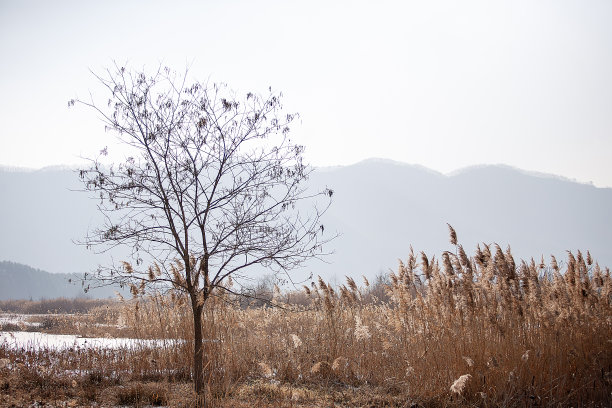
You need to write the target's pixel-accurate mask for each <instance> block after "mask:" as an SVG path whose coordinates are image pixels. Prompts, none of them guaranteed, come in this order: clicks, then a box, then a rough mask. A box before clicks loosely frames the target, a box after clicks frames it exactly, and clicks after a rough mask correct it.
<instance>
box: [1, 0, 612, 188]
mask: <svg viewBox="0 0 612 408" xmlns="http://www.w3.org/2000/svg"><path fill="white" fill-rule="evenodd" d="M112 60H116V61H118V62H119V63H122V62H125V61H129V63H130V66H132V67H135V68H141V67H145V68H150V69H154V68H156V67H157V66H158V65H159V63H160V62H161V63H164V64H167V65H169V66H170V67H172V68H175V69H177V70H179V71H180V70H183V69H184V68H185V66H186V65H187V64H189V65H190V73H191V76H192V77H193V78H195V79H199V80H202V81H206V80H210V81H221V82H226V83H228V84H229V86H230V87H231V88H234V89H235V90H237V91H239V92H244V93H246V92H247V91H251V90H255V91H258V90H264V89H266V88H267V87H268V86H272V88H273V89H276V90H279V91H282V92H283V94H284V96H285V99H284V101H285V107H286V108H287V109H288V110H290V111H297V112H299V113H300V114H301V123H300V124H299V125H298V126H296V127H294V129H293V135H294V139H296V140H297V141H299V142H300V143H302V144H304V145H305V146H306V149H307V150H306V156H307V159H308V160H309V161H310V162H311V163H312V164H314V165H316V166H328V165H343V164H351V163H355V162H357V161H360V160H363V159H365V158H369V157H381V158H389V159H393V160H397V161H401V162H406V163H413V164H421V165H423V166H426V167H429V168H431V169H434V170H437V171H440V172H443V173H447V172H451V171H454V170H457V169H460V168H462V167H465V166H470V165H477V164H496V163H502V164H508V165H511V166H515V167H520V168H522V169H525V170H532V171H539V172H545V173H553V174H558V175H562V176H565V177H568V178H571V179H576V180H578V181H581V182H593V183H594V184H595V185H597V186H600V187H612V1H609V0H604V1H590V0H588V1H584V0H578V1H564V0H552V1H539V0H528V1H517V0H511V1H492V0H486V1H429V0H428V1H418V2H417V1H370V2H360V1H355V0H353V1H330V0H328V1H319V0H308V1H290V0H279V1H256V0H248V1H231V0H229V1H194V2H180V1H173V2H168V1H150V0H149V1H96V2H94V1H84V0H78V1H48V0H44V1H27V0H15V1H8V0H0V95H1V97H0V115H1V116H0V118H1V119H2V126H1V127H0V164H2V165H9V166H20V167H34V168H38V167H42V166H47V165H57V164H75V163H78V162H79V157H80V156H91V155H93V154H95V152H97V151H99V150H100V149H101V148H103V147H104V146H107V145H108V146H109V150H111V151H112V145H113V143H114V142H115V139H114V138H113V137H112V136H109V135H108V134H104V132H103V127H102V124H101V122H100V121H99V120H98V119H97V118H96V116H95V114H94V113H93V112H92V111H88V110H86V109H84V108H77V109H68V108H67V101H68V100H69V99H71V98H73V97H75V96H80V97H85V96H86V95H87V94H88V92H89V91H91V92H92V93H93V94H94V96H96V97H97V98H98V100H100V101H104V100H105V99H106V97H107V95H105V94H103V93H100V92H98V91H99V90H98V88H97V86H96V82H95V80H94V78H93V77H92V76H91V74H90V73H89V69H92V70H94V71H98V72H99V71H101V70H102V69H103V68H104V67H108V66H110V65H111V64H112Z"/></svg>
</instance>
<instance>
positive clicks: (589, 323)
mask: <svg viewBox="0 0 612 408" xmlns="http://www.w3.org/2000/svg"><path fill="white" fill-rule="evenodd" d="M451 242H452V243H453V244H454V251H453V252H445V253H443V254H441V256H439V257H438V258H433V257H431V258H430V257H428V256H426V255H425V254H423V253H421V254H415V253H413V252H412V251H411V253H410V256H409V258H408V259H407V260H405V262H400V264H399V268H398V270H397V272H395V273H390V274H389V275H388V276H380V277H379V278H378V279H377V281H376V282H371V283H370V282H368V281H367V280H365V279H364V281H363V283H361V279H360V283H357V282H356V281H355V280H353V279H352V278H347V279H346V283H345V284H342V285H339V286H338V285H337V286H332V285H330V284H328V283H326V282H324V281H323V280H322V279H319V280H318V282H316V283H313V284H312V285H311V286H305V287H304V288H303V289H302V290H301V291H292V292H281V291H279V290H278V288H275V290H273V293H271V295H270V300H269V301H268V302H262V301H258V300H246V299H244V298H242V299H238V298H234V297H232V296H229V295H223V296H219V297H216V298H213V299H211V301H210V302H208V303H207V304H206V311H205V316H204V317H203V320H204V321H203V324H204V328H205V331H204V332H205V338H206V339H207V340H206V342H205V358H204V360H205V364H204V372H205V381H206V384H207V385H206V397H207V398H206V401H207V405H208V406H220V407H344V406H350V407H353V406H354V407H459V406H461V407H463V406H470V407H472V406H474V407H525V406H527V407H529V406H532V407H541V406H542V407H569V406H573V407H580V406H586V407H591V406H606V407H607V406H610V404H611V401H612V302H611V296H612V280H611V277H610V271H609V270H608V269H602V268H600V267H599V266H598V265H597V264H596V263H594V262H593V261H592V260H591V256H590V254H589V253H588V252H587V253H586V254H583V253H581V252H577V253H573V254H572V253H568V257H567V260H565V261H564V262H558V261H557V260H556V259H554V258H552V259H551V260H550V261H549V262H547V263H544V261H538V262H537V261H534V260H531V261H529V262H522V261H521V262H517V261H516V260H515V259H514V258H513V256H512V254H511V252H510V250H509V249H508V250H505V251H504V250H502V249H501V248H499V247H498V246H486V245H483V246H481V247H479V248H478V249H477V250H476V252H475V253H474V254H473V255H472V256H471V257H469V256H468V255H467V254H466V253H465V251H464V249H463V248H462V247H461V245H457V243H456V238H455V236H454V231H452V230H451ZM349 273H350V271H347V274H349ZM228 285H231V283H230V282H228ZM66 302H70V301H67V300H65V301H64V303H66ZM74 302H75V301H73V303H74ZM26 303H28V302H4V303H2V304H0V308H3V309H4V310H5V311H6V310H7V309H11V308H12V309H13V310H18V309H19V308H21V309H20V310H23V309H24V308H27V307H30V308H33V307H34V306H38V307H44V306H45V305H44V304H42V305H41V303H40V302H38V303H36V302H29V303H28V304H26ZM43 303H44V302H43ZM60 303H61V302H60ZM76 303H78V302H76ZM80 303H81V306H83V305H84V306H85V309H86V310H87V311H86V312H81V313H76V314H74V313H73V314H60V315H50V316H48V317H42V323H43V324H42V326H40V327H41V330H43V331H46V332H49V333H72V334H80V335H82V336H91V337H106V338H115V337H129V338H141V339H162V340H163V341H161V342H159V343H158V346H157V347H145V346H136V345H135V346H130V347H128V346H126V347H122V348H119V349H112V350H109V349H95V348H87V349H85V348H83V349H81V348H79V347H77V348H69V349H64V350H49V349H45V348H44V347H37V346H36V345H32V346H31V347H23V348H20V349H15V348H14V347H13V348H11V347H10V346H9V345H8V344H7V343H4V344H3V345H1V346H0V404H1V405H2V406H27V405H30V404H34V403H37V404H38V405H36V406H71V407H76V406H172V407H175V406H176V407H189V406H194V403H193V401H194V400H195V399H194V396H193V394H192V385H191V382H190V373H191V364H192V352H193V351H192V347H193V345H192V342H190V339H192V334H191V333H192V331H193V329H192V327H193V322H192V321H191V320H190V319H191V314H190V307H189V305H188V304H187V303H186V299H184V298H183V297H182V296H181V295H179V294H176V293H167V294H165V295H161V294H142V293H140V294H139V295H138V296H137V297H135V298H134V299H129V300H123V299H120V300H118V301H108V302H102V303H101V302H99V301H80ZM88 303H90V304H91V305H90V306H91V307H87V304H88ZM33 304H34V306H33ZM56 308H57V304H56ZM38 318H39V319H41V317H40V316H39V317H38ZM3 330H6V328H5V329H3ZM183 340H184V341H183Z"/></svg>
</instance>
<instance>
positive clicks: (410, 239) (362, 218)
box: [312, 159, 612, 277]
mask: <svg viewBox="0 0 612 408" xmlns="http://www.w3.org/2000/svg"><path fill="white" fill-rule="evenodd" d="M312 180H313V182H314V183H316V184H318V185H324V184H327V185H329V186H330V187H331V188H333V189H334V191H335V194H334V203H333V205H332V207H331V208H330V210H329V213H328V215H329V218H328V219H329V221H328V224H330V226H331V227H334V228H337V229H338V230H339V231H340V232H341V233H342V234H343V235H342V236H341V237H339V238H338V240H337V242H335V243H334V244H335V246H336V247H337V253H336V254H335V255H333V256H332V257H331V258H330V259H329V261H331V262H332V263H333V264H332V265H330V266H329V267H328V268H327V270H328V271H329V272H332V271H335V272H337V273H338V275H339V276H340V277H342V276H343V275H345V274H346V275H348V274H355V273H365V274H366V275H369V274H371V273H373V272H376V271H381V270H387V269H388V268H392V269H395V268H396V267H397V259H398V258H401V259H405V258H406V257H407V255H408V253H409V247H410V245H412V246H413V247H414V249H415V251H425V252H426V253H428V254H430V255H433V254H436V255H438V256H439V255H440V253H441V252H442V251H444V250H453V251H454V248H452V246H451V245H450V243H449V240H448V227H447V225H446V223H447V222H448V223H450V224H451V225H452V226H453V227H454V228H455V229H456V231H457V234H458V238H459V243H461V244H462V245H463V246H464V248H465V249H466V251H467V252H468V254H469V253H471V252H473V250H474V249H475V248H476V245H477V244H478V243H481V242H485V243H498V244H500V245H501V246H502V248H504V249H505V247H506V246H507V245H511V247H512V251H513V254H514V255H515V257H516V258H517V259H520V258H526V259H529V258H531V257H532V256H533V257H534V258H536V259H537V260H539V258H540V256H542V255H544V256H545V259H547V260H548V259H549V255H550V254H553V255H555V256H557V257H558V259H559V260H563V259H565V257H566V253H565V251H566V250H572V251H574V252H575V251H576V250H577V249H581V250H583V251H586V250H587V249H588V250H590V251H591V253H592V255H593V257H594V258H595V259H597V260H599V262H600V264H603V265H612V236H611V235H610V229H611V227H612V211H610V210H609V209H610V208H612V189H610V188H596V187H594V186H592V185H587V184H580V183H576V182H572V181H568V180H565V179H561V178H558V177H554V176H547V175H540V174H530V173H527V172H524V171H522V170H518V169H514V168H511V167H508V166H479V167H472V168H467V169H464V170H462V171H459V172H456V173H455V174H453V175H449V176H446V175H443V174H441V173H437V172H434V171H432V170H429V169H426V168H423V167H420V166H411V165H406V164H401V163H397V162H392V161H388V160H375V159H372V160H366V161H364V162H361V163H358V164H355V165H352V166H346V167H337V168H331V169H321V170H320V171H319V172H318V174H316V175H315V176H314V177H313V179H312Z"/></svg>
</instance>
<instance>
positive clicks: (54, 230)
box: [0, 159, 612, 281]
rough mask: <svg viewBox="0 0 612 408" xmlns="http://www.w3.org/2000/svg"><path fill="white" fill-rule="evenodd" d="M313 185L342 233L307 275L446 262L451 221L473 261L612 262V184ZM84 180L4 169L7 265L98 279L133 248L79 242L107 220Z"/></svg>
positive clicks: (431, 174) (522, 178)
mask: <svg viewBox="0 0 612 408" xmlns="http://www.w3.org/2000/svg"><path fill="white" fill-rule="evenodd" d="M310 183H311V186H312V188H313V189H318V188H322V187H330V188H331V189H333V190H334V196H333V203H332V206H331V207H330V209H329V211H328V212H327V213H326V214H325V218H324V219H323V222H324V224H325V231H326V233H327V232H328V231H330V232H335V231H337V232H339V233H340V234H341V235H340V236H339V237H338V238H337V239H336V240H334V241H333V242H332V243H331V244H330V245H329V247H328V248H327V249H328V250H332V251H334V252H335V253H334V254H333V255H331V256H330V257H328V258H327V259H326V262H320V261H316V260H313V261H312V262H309V263H308V264H307V265H306V266H305V268H303V270H302V271H300V272H299V273H298V275H299V276H298V279H299V277H302V276H307V275H308V274H309V273H313V274H314V276H317V275H321V276H322V277H324V278H325V279H329V278H332V279H333V278H334V277H336V279H338V280H339V281H341V280H343V279H344V276H345V275H349V276H360V275H366V276H368V277H372V276H373V275H375V274H376V273H378V272H381V271H387V270H388V269H390V268H391V269H395V268H396V267H397V260H398V259H405V258H406V257H407V255H408V252H409V250H410V246H413V247H414V249H415V251H425V252H426V253H427V254H429V255H434V254H435V255H437V256H439V255H440V253H441V252H442V251H445V250H453V251H454V248H453V247H452V246H451V245H450V244H449V242H448V229H447V225H446V223H450V224H451V225H452V226H453V227H454V228H455V229H456V230H457V234H458V238H459V242H460V243H461V244H462V245H463V246H464V248H465V250H466V251H467V252H468V255H469V254H470V253H471V252H473V250H474V248H475V247H476V245H477V244H478V243H482V242H485V243H488V244H489V243H498V244H500V246H502V248H505V247H506V246H507V245H511V246H512V250H513V254H514V255H515V258H517V261H518V260H519V259H522V258H524V259H529V258H531V257H534V258H535V259H536V260H538V261H539V258H540V257H541V256H544V257H545V260H546V259H548V257H549V255H550V254H553V255H555V256H556V257H558V258H559V259H560V260H562V259H564V258H565V257H566V253H565V251H566V250H571V251H574V252H575V251H576V250H578V249H580V250H582V251H586V250H590V251H591V253H592V255H593V258H594V259H596V260H598V261H599V263H600V265H602V266H612V234H610V230H611V229H612V211H610V210H609V209H610V208H612V188H599V187H595V186H593V185H590V184H583V183H577V182H573V181H569V180H567V179H563V178H559V177H556V176H552V175H541V174H534V173H533V172H527V171H523V170H520V169H515V168H513V167H510V166H504V165H495V166H493V165H485V166H475V167H469V168H466V169H463V170H461V171H459V172H453V173H451V174H448V175H444V174H442V173H439V172H436V171H433V170H430V169H427V168H424V167H422V166H419V165H410V164H404V163H398V162H393V161H390V160H384V159H371V160H366V161H363V162H360V163H357V164H354V165H350V166H337V167H328V168H321V169H317V170H315V171H314V172H313V174H312V175H311V178H310ZM82 187H83V186H82V185H81V183H80V180H79V179H78V174H77V173H76V172H75V171H74V170H71V169H66V168H47V169H45V170H44V171H23V172H20V171H4V170H2V169H1V168H0V194H1V196H0V259H6V260H11V261H14V262H20V263H23V264H28V265H32V266H34V267H37V268H41V269H44V270H47V271H50V272H54V273H57V272H64V273H66V272H70V273H73V272H79V273H83V272H87V271H92V270H94V269H95V268H96V267H97V265H98V264H107V263H109V262H110V260H111V256H112V258H113V259H114V260H115V262H116V261H120V260H123V259H125V257H126V256H127V251H126V250H125V251H113V252H112V253H109V254H101V255H96V254H93V253H92V252H91V251H88V250H87V249H86V248H84V247H83V246H78V245H75V243H74V241H75V240H79V239H82V238H83V237H84V236H85V235H86V233H87V230H88V228H93V227H95V226H97V225H100V223H101V220H102V219H101V216H100V214H99V213H98V212H97V208H96V205H97V203H98V201H99V199H96V198H95V197H90V196H89V195H88V194H87V193H83V192H80V191H78V190H82Z"/></svg>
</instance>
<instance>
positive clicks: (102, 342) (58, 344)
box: [0, 332, 178, 350]
mask: <svg viewBox="0 0 612 408" xmlns="http://www.w3.org/2000/svg"><path fill="white" fill-rule="evenodd" d="M177 342H178V341H176V340H142V339H127V338H116V339H115V338H90V337H78V336H75V335H69V334H46V333H38V332H0V345H4V344H6V345H7V346H8V347H10V348H26V349H49V350H65V349H68V348H71V347H72V348H77V347H78V348H81V349H84V348H104V349H119V348H140V347H148V348H152V347H162V346H164V345H165V346H172V345H175V344H176V343H177Z"/></svg>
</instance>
